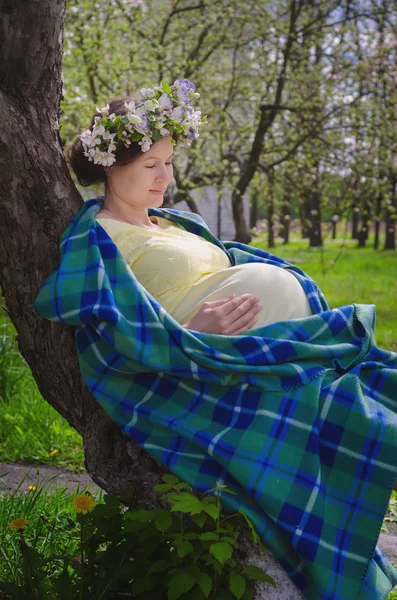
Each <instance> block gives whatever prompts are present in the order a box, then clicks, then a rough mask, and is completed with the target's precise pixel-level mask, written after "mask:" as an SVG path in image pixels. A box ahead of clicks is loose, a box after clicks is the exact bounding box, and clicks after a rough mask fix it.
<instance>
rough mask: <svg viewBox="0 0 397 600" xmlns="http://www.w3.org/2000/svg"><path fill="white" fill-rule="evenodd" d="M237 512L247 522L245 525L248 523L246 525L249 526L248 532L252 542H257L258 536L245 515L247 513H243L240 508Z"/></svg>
mask: <svg viewBox="0 0 397 600" xmlns="http://www.w3.org/2000/svg"><path fill="white" fill-rule="evenodd" d="M238 513H239V514H240V515H241V516H242V517H244V519H245V520H246V522H247V525H248V527H249V529H250V532H251V538H252V540H253V541H254V542H258V541H259V536H258V534H257V533H256V531H255V529H254V526H253V524H252V523H251V521H250V519H249V518H248V517H247V515H246V514H245V513H244V512H243V511H242V510H239V511H238Z"/></svg>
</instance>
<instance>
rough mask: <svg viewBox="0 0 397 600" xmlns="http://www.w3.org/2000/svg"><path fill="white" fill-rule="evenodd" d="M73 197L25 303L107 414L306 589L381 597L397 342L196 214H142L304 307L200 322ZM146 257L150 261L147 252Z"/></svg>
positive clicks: (392, 474) (346, 597)
mask: <svg viewBox="0 0 397 600" xmlns="http://www.w3.org/2000/svg"><path fill="white" fill-rule="evenodd" d="M101 202H102V198H101V197H99V198H92V199H91V200H89V201H87V202H86V203H85V204H84V206H83V207H82V208H81V210H80V211H79V213H78V214H77V215H76V216H75V217H74V219H73V220H72V221H71V223H70V224H69V226H68V227H67V229H66V231H65V232H64V234H63V235H62V238H61V260H60V264H59V266H57V267H56V268H55V269H54V271H53V272H52V273H51V274H50V276H49V277H48V279H47V280H46V282H45V283H44V285H43V287H42V289H41V290H40V293H39V295H38V297H37V298H36V301H35V307H36V309H37V310H38V312H39V313H40V314H42V315H43V316H44V317H46V318H48V319H51V320H53V321H59V322H63V323H67V324H69V325H73V326H75V328H76V342H77V348H78V354H79V362H80V368H81V373H82V376H83V378H84V381H85V383H86V385H87V386H88V387H89V389H90V390H91V392H92V393H93V394H94V396H95V397H96V399H97V400H98V402H99V403H100V405H101V406H102V407H103V408H104V409H105V411H106V412H107V413H108V414H109V416H110V417H111V418H112V419H113V420H114V421H115V422H116V423H117V424H118V425H119V426H120V427H121V428H122V429H123V431H125V432H126V433H127V434H128V435H129V436H131V437H132V438H133V439H134V440H135V441H136V442H137V443H138V444H139V445H140V446H141V447H143V448H144V449H145V450H147V452H148V453H149V454H151V455H152V456H154V457H155V458H156V459H157V460H159V461H160V462H161V463H163V464H164V465H165V466H166V467H167V468H169V469H170V470H171V471H172V472H174V473H175V474H176V475H178V476H179V477H181V478H182V479H184V480H185V481H187V482H189V483H190V484H191V485H192V486H194V487H195V488H197V489H199V490H207V489H209V488H212V487H215V485H216V483H217V482H219V481H220V482H222V483H224V484H225V485H227V486H228V488H229V489H231V490H232V491H234V492H237V494H238V495H236V496H233V495H225V494H222V503H223V506H224V508H225V509H226V510H228V511H237V510H243V511H244V512H245V514H246V515H247V516H248V517H249V518H250V519H251V520H252V522H253V524H254V526H255V528H256V530H257V531H258V533H259V535H260V536H261V538H262V540H263V542H264V544H265V545H266V546H267V547H268V548H269V549H270V550H271V551H272V553H273V554H274V556H275V557H276V558H277V559H278V561H279V562H280V563H281V565H282V566H283V567H284V568H285V569H286V571H287V572H288V574H289V576H290V577H291V579H292V580H293V581H294V582H295V584H296V585H297V587H298V588H299V589H301V590H302V593H303V595H304V597H305V598H307V599H308V600H355V599H357V600H384V599H385V598H386V596H387V594H388V592H389V591H390V589H391V587H392V586H393V585H396V584H397V572H396V571H395V570H394V568H393V567H392V566H391V564H390V563H389V561H388V560H387V559H386V557H385V556H384V555H383V554H382V552H381V551H380V550H379V549H378V548H377V546H376V542H377V539H378V535H379V532H380V527H381V524H382V520H383V517H384V514H385V511H386V508H387V504H388V500H389V497H390V493H391V490H392V488H393V485H394V482H395V480H396V478H397V458H396V449H397V410H396V409H397V354H395V353H392V352H387V351H383V350H381V349H379V348H378V347H377V346H376V344H375V339H374V334H373V331H374V324H375V308H374V306H372V305H357V304H356V305H355V304H353V305H350V306H344V307H341V308H336V309H332V310H330V309H329V306H328V304H327V302H326V300H325V298H324V296H323V294H322V293H321V291H320V290H319V289H318V287H317V285H316V284H315V283H314V282H313V281H312V280H311V279H310V278H309V277H308V276H307V275H306V274H305V273H304V272H303V271H301V270H300V269H299V268H297V267H296V266H293V265H291V264H290V263H288V262H286V261H284V260H282V259H280V258H278V257H276V256H274V255H272V254H269V253H267V252H264V251H262V250H259V249H256V248H252V247H250V246H246V245H244V244H238V243H236V242H225V243H222V242H220V241H219V240H217V239H216V238H215V237H214V236H213V235H212V234H211V233H210V231H209V230H208V228H207V227H206V225H205V223H204V222H203V221H202V219H201V218H200V217H198V216H197V215H193V214H190V213H184V212H182V211H177V210H172V209H150V211H149V213H150V214H153V215H158V216H161V217H164V218H167V219H170V220H172V221H175V222H177V223H178V224H179V225H181V226H183V227H184V228H185V229H186V230H188V231H191V232H193V233H196V234H197V235H201V236H202V237H204V238H205V239H207V240H209V241H211V242H212V243H215V244H217V245H218V246H219V247H221V248H222V249H223V250H224V251H225V252H226V253H227V254H228V256H229V258H230V261H231V263H232V264H244V263H246V262H250V261H259V262H264V263H268V264H273V265H277V266H279V267H280V268H285V269H289V270H290V271H291V272H292V273H293V274H294V275H295V276H296V277H297V278H298V279H299V281H300V282H301V285H302V287H303V289H304V290H305V292H306V294H307V296H308V299H309V302H310V304H311V307H312V309H313V312H314V314H313V316H311V317H307V318H304V319H297V320H293V321H283V322H279V323H275V324H272V325H268V326H266V327H262V328H257V329H255V330H252V331H251V332H250V334H249V335H239V336H230V337H227V336H222V335H214V334H204V333H199V332H196V331H191V330H187V329H184V328H183V327H181V326H180V325H179V324H178V323H177V322H176V321H175V320H174V319H173V318H172V317H171V316H170V315H169V314H168V313H167V312H166V311H165V310H164V309H163V308H162V307H161V306H160V305H159V304H158V302H157V301H156V300H155V299H154V298H153V297H152V296H151V295H150V294H149V293H148V292H147V291H146V290H145V289H144V288H143V287H142V286H141V285H140V284H139V282H138V281H137V280H136V278H135V277H134V275H133V273H132V272H131V270H130V268H129V266H128V265H127V263H126V262H125V260H124V259H123V257H122V256H121V254H120V253H119V251H118V249H117V247H116V246H115V244H114V243H113V241H112V240H111V238H110V237H109V236H108V234H107V233H106V232H105V230H104V229H103V228H102V227H101V225H100V222H99V221H96V219H95V215H96V213H97V212H98V211H99V210H100V208H101ZM159 268H161V264H159Z"/></svg>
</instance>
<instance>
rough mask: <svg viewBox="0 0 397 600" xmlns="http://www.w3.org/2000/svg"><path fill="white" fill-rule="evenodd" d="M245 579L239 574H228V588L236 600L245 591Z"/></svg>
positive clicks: (238, 599)
mask: <svg viewBox="0 0 397 600" xmlns="http://www.w3.org/2000/svg"><path fill="white" fill-rule="evenodd" d="M245 586H246V583H245V579H244V577H241V575H230V590H231V591H232V592H233V594H234V595H235V596H236V598H237V600H240V598H241V596H242V595H243V594H244V592H245Z"/></svg>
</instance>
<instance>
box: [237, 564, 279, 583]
mask: <svg viewBox="0 0 397 600" xmlns="http://www.w3.org/2000/svg"><path fill="white" fill-rule="evenodd" d="M243 573H244V574H245V575H247V576H248V577H250V579H255V580H256V581H265V582H266V583H270V584H271V585H274V586H275V585H276V584H275V581H274V579H273V577H270V575H267V574H266V573H265V572H264V571H262V569H259V567H254V566H253V565H250V566H249V567H245V568H244V569H243Z"/></svg>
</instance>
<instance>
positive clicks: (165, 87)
mask: <svg viewBox="0 0 397 600" xmlns="http://www.w3.org/2000/svg"><path fill="white" fill-rule="evenodd" d="M161 87H162V88H163V92H165V93H166V94H172V89H171V86H170V85H168V83H164V81H163V83H162V84H161Z"/></svg>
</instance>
